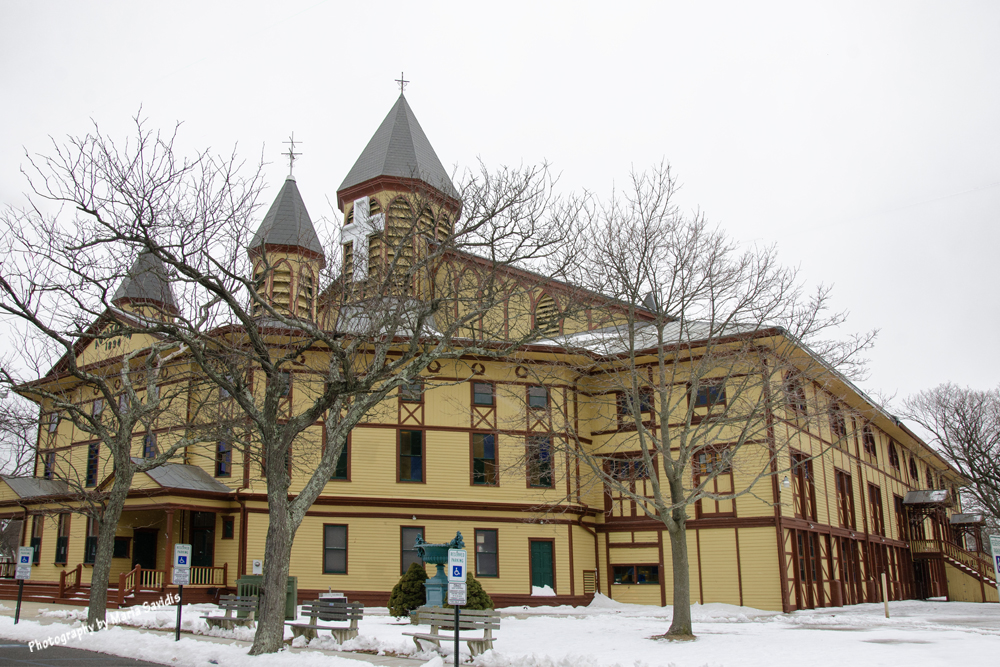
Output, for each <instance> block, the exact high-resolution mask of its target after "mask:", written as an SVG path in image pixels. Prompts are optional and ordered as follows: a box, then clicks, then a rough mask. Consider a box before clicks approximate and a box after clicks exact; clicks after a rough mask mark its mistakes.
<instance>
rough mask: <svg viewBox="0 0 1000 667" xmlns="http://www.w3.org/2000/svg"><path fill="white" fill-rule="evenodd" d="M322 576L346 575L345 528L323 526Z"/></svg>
mask: <svg viewBox="0 0 1000 667" xmlns="http://www.w3.org/2000/svg"><path fill="white" fill-rule="evenodd" d="M323 574H347V526H334V525H330V524H324V525H323Z"/></svg>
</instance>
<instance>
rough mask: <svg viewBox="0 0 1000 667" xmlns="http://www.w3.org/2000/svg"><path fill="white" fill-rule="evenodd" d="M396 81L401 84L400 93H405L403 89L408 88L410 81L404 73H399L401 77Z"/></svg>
mask: <svg viewBox="0 0 1000 667" xmlns="http://www.w3.org/2000/svg"><path fill="white" fill-rule="evenodd" d="M396 83H398V84H399V94H400V95H402V94H403V89H404V88H406V84H408V83H409V81H407V80H406V79H404V78H403V73H402V72H400V73H399V78H398V79H396Z"/></svg>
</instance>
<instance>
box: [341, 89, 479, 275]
mask: <svg viewBox="0 0 1000 667" xmlns="http://www.w3.org/2000/svg"><path fill="white" fill-rule="evenodd" d="M337 206H338V207H339V208H340V210H341V211H343V212H344V226H343V228H342V230H341V245H342V246H343V249H344V271H345V275H348V276H351V277H352V278H353V280H355V281H360V280H365V279H367V278H368V277H369V275H370V274H371V273H373V272H374V267H376V266H377V265H378V264H377V263H378V262H382V263H385V264H387V263H388V262H389V261H390V260H391V259H392V254H393V252H394V249H399V251H400V252H401V253H403V254H404V255H408V254H410V253H418V252H420V247H421V244H420V242H419V241H418V239H417V238H416V237H417V236H420V237H423V238H424V239H435V238H437V239H440V238H443V237H444V236H446V235H447V234H448V233H450V231H451V229H452V225H453V221H454V219H455V217H456V216H457V215H458V211H459V209H460V204H459V200H458V192H457V191H456V190H455V186H454V185H452V182H451V179H450V178H449V177H448V172H446V171H445V169H444V167H443V166H442V165H441V161H440V160H439V159H438V156H437V154H436V153H435V152H434V148H433V147H432V146H431V143H430V141H428V140H427V135H425V134H424V131H423V129H421V127H420V123H418V122H417V118H416V116H414V115H413V111H412V110H411V109H410V105H409V104H407V102H406V98H405V97H404V96H403V94H402V93H400V95H399V99H397V100H396V104H395V105H394V106H393V107H392V109H391V110H390V111H389V115H387V116H386V117H385V120H383V121H382V124H381V125H379V128H378V129H377V130H376V131H375V134H374V135H373V136H372V138H371V140H370V141H369V142H368V145H367V146H366V147H365V150H364V151H362V153H361V156H360V157H358V159H357V161H356V162H355V163H354V166H353V167H351V170H350V172H348V174H347V178H345V179H344V182H343V183H341V185H340V188H339V189H338V190H337ZM406 237H412V242H411V241H410V240H409V239H407V238H406ZM407 259H408V258H407V257H405V256H404V257H401V258H400V260H401V261H402V262H403V264H404V265H405V260H407Z"/></svg>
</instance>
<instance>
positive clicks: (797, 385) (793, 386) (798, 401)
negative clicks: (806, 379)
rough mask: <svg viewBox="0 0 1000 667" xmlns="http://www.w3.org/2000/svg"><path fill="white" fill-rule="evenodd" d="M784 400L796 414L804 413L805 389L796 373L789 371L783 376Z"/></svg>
mask: <svg viewBox="0 0 1000 667" xmlns="http://www.w3.org/2000/svg"><path fill="white" fill-rule="evenodd" d="M785 402H786V403H787V404H788V407H789V408H791V409H792V412H794V413H795V414H797V415H804V414H805V413H806V390H805V389H803V387H802V381H801V380H800V379H799V377H798V376H797V375H794V374H792V373H789V374H787V375H786V376H785Z"/></svg>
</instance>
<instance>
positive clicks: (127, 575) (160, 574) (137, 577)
mask: <svg viewBox="0 0 1000 667" xmlns="http://www.w3.org/2000/svg"><path fill="white" fill-rule="evenodd" d="M165 585H166V572H164V571H163V570H144V569H142V566H141V565H136V566H135V569H133V570H132V571H130V572H122V573H121V574H119V575H118V604H119V606H121V605H124V604H125V598H126V597H128V596H129V595H134V594H135V593H136V592H138V591H142V590H147V591H148V590H156V591H162V590H163V588H164V586H165Z"/></svg>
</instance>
